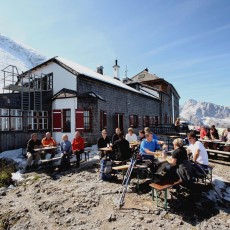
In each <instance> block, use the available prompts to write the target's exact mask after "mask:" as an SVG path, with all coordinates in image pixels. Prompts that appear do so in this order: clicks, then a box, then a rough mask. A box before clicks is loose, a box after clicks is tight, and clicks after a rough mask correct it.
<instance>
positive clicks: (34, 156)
mask: <svg viewBox="0 0 230 230" xmlns="http://www.w3.org/2000/svg"><path fill="white" fill-rule="evenodd" d="M40 147H42V142H41V141H40V140H38V136H37V134H36V133H32V134H31V139H30V140H29V141H28V143H27V150H26V151H27V164H26V170H29V169H31V166H32V161H33V166H34V167H35V168H37V166H38V162H39V160H40V158H41V153H40V151H35V150H34V149H35V148H40Z"/></svg>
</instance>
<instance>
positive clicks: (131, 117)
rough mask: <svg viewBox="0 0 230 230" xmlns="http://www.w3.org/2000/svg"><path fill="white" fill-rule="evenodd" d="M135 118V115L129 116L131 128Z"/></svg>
mask: <svg viewBox="0 0 230 230" xmlns="http://www.w3.org/2000/svg"><path fill="white" fill-rule="evenodd" d="M133 122H134V118H133V115H131V116H129V126H130V127H133Z"/></svg>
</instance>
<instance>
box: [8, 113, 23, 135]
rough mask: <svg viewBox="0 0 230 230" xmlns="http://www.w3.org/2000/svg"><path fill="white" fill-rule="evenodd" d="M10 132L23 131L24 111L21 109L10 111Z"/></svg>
mask: <svg viewBox="0 0 230 230" xmlns="http://www.w3.org/2000/svg"><path fill="white" fill-rule="evenodd" d="M10 130H11V131H17V130H22V111H21V110H20V109H11V110H10Z"/></svg>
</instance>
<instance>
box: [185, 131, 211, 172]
mask: <svg viewBox="0 0 230 230" xmlns="http://www.w3.org/2000/svg"><path fill="white" fill-rule="evenodd" d="M188 140H189V143H190V144H189V146H188V148H187V152H188V153H189V152H192V158H193V161H194V162H195V163H198V164H200V165H201V166H202V167H203V168H204V169H206V168H207V167H208V164H209V162H208V153H207V151H206V149H205V147H204V146H203V144H202V143H201V142H200V141H197V138H196V134H195V133H194V132H191V133H189V134H188Z"/></svg>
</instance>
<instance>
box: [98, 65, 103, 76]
mask: <svg viewBox="0 0 230 230" xmlns="http://www.w3.org/2000/svg"><path fill="white" fill-rule="evenodd" d="M103 69H104V67H103V66H101V65H100V66H98V67H97V73H99V74H101V75H103Z"/></svg>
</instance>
